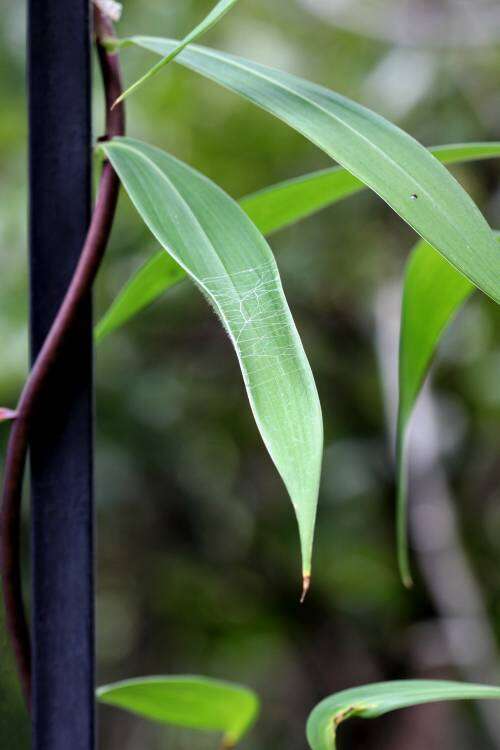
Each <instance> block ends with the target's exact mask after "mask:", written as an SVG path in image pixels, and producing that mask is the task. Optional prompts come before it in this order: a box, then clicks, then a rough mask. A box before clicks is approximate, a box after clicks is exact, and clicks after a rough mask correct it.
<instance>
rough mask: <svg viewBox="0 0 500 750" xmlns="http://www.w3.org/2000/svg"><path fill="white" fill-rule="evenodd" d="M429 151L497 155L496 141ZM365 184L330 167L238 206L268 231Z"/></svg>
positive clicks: (444, 158)
mask: <svg viewBox="0 0 500 750" xmlns="http://www.w3.org/2000/svg"><path fill="white" fill-rule="evenodd" d="M429 150H430V152H431V153H432V154H433V155H434V156H435V157H436V159H439V161H440V162H442V163H443V164H455V163H457V162H467V161H476V160H480V159H490V158H492V157H493V158H494V157H498V156H500V142H499V141H496V142H492V143H484V142H483V143H468V144H464V143H457V144H451V145H447V146H434V147H433V148H431V149H429ZM365 189H366V185H365V184H364V182H362V181H361V180H358V179H357V178H356V177H354V175H353V174H351V173H350V172H348V171H347V170H346V169H343V168H342V167H332V168H330V169H324V170H321V171H319V172H313V173H312V174H306V175H303V176H301V177H298V178H296V179H293V180H287V181H286V182H282V183H279V184H278V185H272V186H271V187H268V188H265V189H264V190H260V191H259V192H257V193H253V194H252V195H249V196H247V197H246V198H243V199H242V200H241V201H240V205H241V207H242V208H244V209H245V211H246V212H247V214H248V215H249V216H250V218H251V219H252V221H253V222H254V224H256V226H258V227H259V229H260V231H261V232H262V233H263V234H271V233H272V232H276V231H278V230H279V229H283V228H284V227H287V226H289V225H290V224H294V223H295V222H297V221H299V220H300V219H305V218H306V217H308V216H311V215H312V214H314V213H316V212H317V211H319V210H321V209H322V208H326V207H327V206H331V205H333V204H334V203H337V202H338V201H340V200H342V199H344V198H348V197H350V196H351V195H355V194H356V193H359V192H360V191H361V190H365Z"/></svg>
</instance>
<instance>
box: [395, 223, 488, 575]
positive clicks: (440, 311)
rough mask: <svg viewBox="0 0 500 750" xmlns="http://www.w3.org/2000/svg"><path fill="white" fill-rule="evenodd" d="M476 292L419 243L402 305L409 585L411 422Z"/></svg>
mask: <svg viewBox="0 0 500 750" xmlns="http://www.w3.org/2000/svg"><path fill="white" fill-rule="evenodd" d="M498 239H500V237H499V235H498V233H497V240H498ZM473 291H474V285H473V284H471V282H470V281H469V280H468V279H466V278H465V276H463V275H462V274H461V273H459V272H458V271H456V270H455V269H454V268H453V267H452V266H450V264H449V263H447V262H446V261H445V260H443V258H442V257H441V256H440V255H439V254H438V253H437V252H436V251H435V250H434V248H433V247H432V246H431V245H429V244H428V243H427V242H424V241H423V240H421V241H420V242H419V243H418V244H417V245H416V247H415V248H414V250H413V252H412V254H411V255H410V257H409V259H408V263H407V266H406V273H405V279H404V290H403V302H402V307H401V331H400V340H399V407H398V423H397V437H396V460H397V538H398V561H399V569H400V572H401V577H402V579H403V582H404V583H405V585H406V586H411V582H412V581H411V573H410V564H409V554H408V531H407V526H408V520H407V491H408V489H407V484H408V477H407V474H408V467H407V435H408V427H409V424H410V420H411V416H412V414H413V410H414V408H415V404H416V401H417V398H418V395H419V393H420V391H421V389H422V386H423V383H424V381H425V378H426V376H427V373H428V372H429V368H430V366H431V364H432V361H433V358H434V355H435V353H436V350H437V347H438V345H439V342H440V340H441V338H442V335H443V333H444V331H445V330H446V328H447V327H448V325H449V324H450V322H451V321H452V320H453V318H454V316H455V314H456V313H457V311H458V310H459V309H460V307H461V306H462V305H463V304H464V302H465V301H466V300H467V299H468V298H469V296H470V295H471V293H472V292H473Z"/></svg>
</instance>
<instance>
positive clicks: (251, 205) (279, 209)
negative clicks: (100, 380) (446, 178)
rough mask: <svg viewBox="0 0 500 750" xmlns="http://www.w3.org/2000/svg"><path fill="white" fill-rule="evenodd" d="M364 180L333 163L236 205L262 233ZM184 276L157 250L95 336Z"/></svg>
mask: <svg viewBox="0 0 500 750" xmlns="http://www.w3.org/2000/svg"><path fill="white" fill-rule="evenodd" d="M430 151H431V153H432V154H433V155H434V156H435V157H436V158H437V159H439V160H440V161H441V162H443V163H444V164H454V163H457V162H467V161H474V160H480V159H489V158H493V157H498V156H500V142H491V143H467V144H463V143H458V144H452V145H447V146H435V147H434V148H431V149H430ZM365 188H366V185H365V184H364V183H362V182H361V181H360V180H358V179H357V178H356V177H354V176H353V175H352V174H350V172H347V170H345V169H343V168H342V167H332V168H331V169H325V170H322V171H319V172H314V173H312V174H307V175H304V176H302V177H298V178H297V179H294V180H288V181H286V182H282V183H279V184H277V185H273V186H271V187H269V188H266V189H264V190H260V191H259V192H257V193H253V194H252V195H249V196H247V197H245V198H242V199H241V200H240V206H241V207H242V208H243V209H244V210H245V211H246V213H247V214H248V215H249V216H250V218H251V219H252V221H253V222H254V224H255V225H256V226H257V227H258V229H260V231H261V232H262V233H263V234H266V235H269V234H271V233H272V232H276V231H278V230H279V229H283V228H284V227H286V226H288V225H290V224H293V223H295V222H297V221H299V220H300V219H304V218H306V217H307V216H311V215H312V214H314V213H315V212H317V211H319V210H320V209H322V208H325V207H326V206H329V205H333V204H334V203H336V202H337V201H340V200H342V199H343V198H347V197H349V196H350V195H353V194H355V193H358V192H359V191H360V190H363V189H365ZM184 277H185V273H184V271H183V270H182V269H181V267H180V266H179V265H177V264H176V263H175V261H174V260H173V259H172V258H170V256H168V255H166V253H164V252H161V251H160V252H156V253H155V254H154V255H153V256H152V257H151V258H150V259H149V260H148V261H146V263H145V264H144V265H143V266H141V267H140V268H139V269H138V270H137V271H136V273H135V274H134V275H133V276H132V277H131V278H130V280H129V281H128V282H127V284H126V285H125V286H124V287H123V289H122V290H121V291H120V293H119V295H118V296H117V298H116V299H115V300H114V301H113V303H112V305H111V306H110V308H109V310H107V312H106V313H105V314H104V316H103V318H102V320H101V321H100V322H99V324H98V325H97V326H96V340H97V341H102V339H104V337H105V336H107V335H108V334H110V333H111V332H112V331H114V330H116V329H118V328H120V327H121V326H122V325H124V324H125V323H126V322H127V321H128V320H130V319H131V318H133V317H134V316H135V315H136V314H137V313H139V312H140V311H141V310H143V309H144V308H145V307H147V306H148V305H149V304H151V303H152V302H153V301H154V300H155V299H157V298H158V297H159V296H160V295H161V294H163V292H165V291H166V290H167V289H169V288H170V287H172V286H174V285H175V284H177V283H178V282H179V281H181V280H182V279H183V278H184Z"/></svg>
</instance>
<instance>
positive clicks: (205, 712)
mask: <svg viewBox="0 0 500 750" xmlns="http://www.w3.org/2000/svg"><path fill="white" fill-rule="evenodd" d="M97 698H98V700H99V701H100V702H101V703H106V704H108V705H110V706H116V707H118V708H122V709H124V710H125V711H129V712H131V713H134V714H137V715H138V716H142V717H144V718H146V719H152V720H153V721H157V722H160V723H162V724H172V725H174V726H178V727H185V728H186V729H200V730H206V731H213V732H222V733H223V735H224V744H225V746H226V747H232V746H234V745H236V744H237V743H238V742H239V741H240V740H241V738H242V737H243V736H244V735H245V734H246V733H247V732H248V730H249V729H250V727H251V726H252V724H253V723H254V721H255V719H256V718H257V715H258V712H259V699H258V698H257V696H256V695H255V693H254V692H253V691H251V690H249V689H248V688H245V687H241V686H240V685H233V684H231V683H229V682H223V681H222V680H213V679H209V678H207V677H192V676H185V677H184V676H181V677H145V678H142V679H134V680H124V681H123V682H117V683H115V684H113V685H106V686H104V687H101V688H99V689H98V690H97Z"/></svg>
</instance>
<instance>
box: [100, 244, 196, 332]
mask: <svg viewBox="0 0 500 750" xmlns="http://www.w3.org/2000/svg"><path fill="white" fill-rule="evenodd" d="M185 278H186V272H185V271H184V269H183V268H181V266H180V265H179V264H178V263H177V262H176V261H175V260H174V259H173V258H172V257H171V256H170V255H167V253H166V252H165V251H164V250H158V251H157V252H156V253H155V254H154V255H152V256H151V258H149V260H147V261H146V263H144V265H142V266H141V267H140V268H139V269H138V270H137V271H136V272H135V273H134V274H133V276H131V278H130V279H129V280H128V281H127V283H126V284H125V286H124V287H123V288H122V289H121V290H120V293H119V294H118V296H117V297H116V298H115V299H114V300H113V303H112V304H111V306H110V307H109V309H108V310H107V311H106V313H105V314H104V315H103V317H102V318H101V320H100V321H99V323H98V324H97V325H96V326H95V330H94V336H95V340H96V342H98V343H100V342H101V341H102V340H103V339H104V338H105V337H106V336H109V334H110V333H112V332H113V331H116V330H117V329H118V328H121V326H123V325H125V323H127V322H128V321H129V320H130V319H131V318H133V317H134V316H135V315H137V314H138V313H140V312H141V310H144V308H145V307H148V305H150V304H151V303H152V302H154V301H155V300H156V299H158V297H160V296H161V295H162V294H163V293H164V292H165V291H166V290H167V289H170V288H171V287H173V286H175V285H176V284H178V283H179V282H180V281H182V280H183V279H185Z"/></svg>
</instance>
